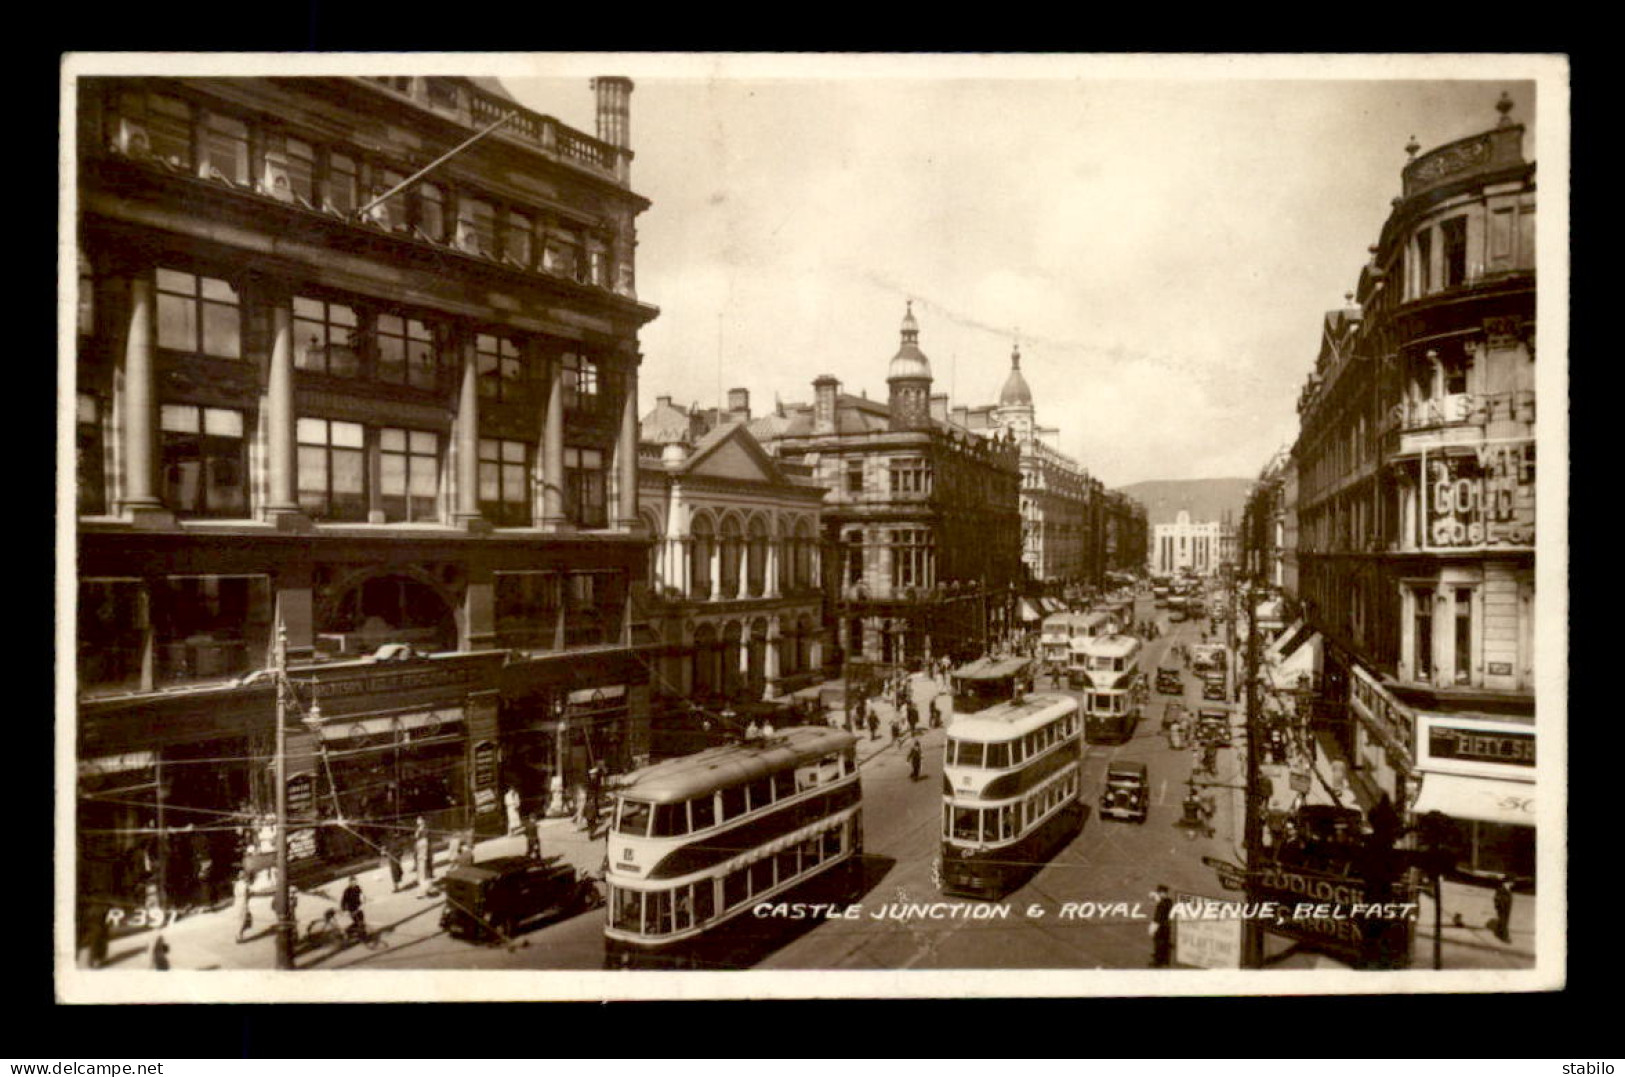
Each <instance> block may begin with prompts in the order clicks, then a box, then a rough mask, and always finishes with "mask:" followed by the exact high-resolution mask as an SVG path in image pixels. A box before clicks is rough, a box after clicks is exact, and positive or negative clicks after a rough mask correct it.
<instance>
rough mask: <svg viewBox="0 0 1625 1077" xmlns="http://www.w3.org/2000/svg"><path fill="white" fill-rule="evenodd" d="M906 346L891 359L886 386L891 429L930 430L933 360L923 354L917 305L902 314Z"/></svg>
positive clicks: (909, 305) (911, 303) (903, 344)
mask: <svg viewBox="0 0 1625 1077" xmlns="http://www.w3.org/2000/svg"><path fill="white" fill-rule="evenodd" d="M902 335H903V342H902V344H901V345H900V346H899V347H898V349H897V354H896V355H894V356H892V360H891V367H890V369H889V370H888V371H887V373H886V382H887V384H888V385H890V386H891V423H890V426H891V429H893V430H927V429H929V428H930V426H931V360H929V359H927V358H926V357H925V353H924V352H922V351H921V350H920V325H919V323H918V322H916V321H915V320H914V301H913V300H912V299H911V300H909V301H908V310H907V311H906V312H905V313H904V314H903V331H902Z"/></svg>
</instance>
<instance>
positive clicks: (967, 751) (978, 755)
mask: <svg viewBox="0 0 1625 1077" xmlns="http://www.w3.org/2000/svg"><path fill="white" fill-rule="evenodd" d="M953 744H954V757H953V761H954V765H955V766H959V767H979V766H981V765H982V743H981V742H980V741H974V740H956V741H954V742H953Z"/></svg>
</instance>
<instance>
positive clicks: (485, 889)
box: [440, 856, 603, 942]
mask: <svg viewBox="0 0 1625 1077" xmlns="http://www.w3.org/2000/svg"><path fill="white" fill-rule="evenodd" d="M443 888H444V892H445V895H446V907H445V911H444V912H442V913H441V914H440V926H441V927H443V928H445V929H446V931H447V933H449V934H451V935H455V936H457V937H459V938H466V939H472V940H474V941H491V942H506V941H507V940H508V939H510V938H512V937H513V936H514V935H515V934H516V933H518V932H519V931H521V930H522V929H524V928H526V927H529V926H531V925H533V924H534V923H536V922H537V921H540V920H543V919H548V918H552V917H555V916H565V915H573V914H574V913H577V912H582V911H584V910H586V909H590V908H592V907H593V906H595V905H597V904H599V903H600V902H601V901H602V900H603V896H602V894H601V893H600V892H599V890H598V885H597V881H596V880H595V879H593V878H591V877H590V876H585V875H580V874H578V873H577V872H576V869H575V868H574V867H573V866H572V865H570V864H568V863H565V862H563V861H562V860H561V859H560V858H559V857H557V856H551V857H546V858H544V859H541V860H535V859H532V858H531V857H526V856H504V857H498V858H497V859H494V860H484V861H481V862H479V863H477V864H465V865H464V866H462V867H458V868H453V869H452V870H451V871H449V872H447V873H446V878H445V883H444V887H443Z"/></svg>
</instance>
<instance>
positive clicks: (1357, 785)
mask: <svg viewBox="0 0 1625 1077" xmlns="http://www.w3.org/2000/svg"><path fill="white" fill-rule="evenodd" d="M1349 673H1350V676H1349V709H1350V711H1351V712H1352V713H1353V714H1354V716H1355V723H1354V753H1353V755H1354V758H1353V759H1352V760H1350V764H1351V774H1350V778H1351V780H1350V785H1351V786H1352V787H1353V788H1354V790H1355V792H1356V795H1357V796H1358V799H1359V801H1360V807H1362V808H1363V809H1365V810H1367V811H1369V810H1370V809H1371V808H1373V807H1375V806H1376V804H1377V802H1378V801H1379V800H1381V799H1382V798H1383V797H1387V798H1388V801H1389V803H1390V804H1391V805H1393V806H1394V807H1395V808H1396V809H1400V808H1403V806H1404V805H1405V804H1407V803H1408V802H1409V798H1411V797H1412V796H1413V795H1414V794H1415V777H1414V771H1415V759H1416V712H1415V711H1414V710H1412V709H1411V708H1410V707H1408V706H1406V705H1405V704H1404V703H1401V702H1400V701H1399V700H1397V699H1395V698H1394V695H1393V693H1391V692H1390V691H1388V689H1386V688H1384V687H1383V685H1382V683H1381V682H1380V681H1378V680H1377V678H1376V675H1375V674H1373V673H1371V672H1370V671H1369V670H1366V669H1363V668H1361V667H1359V666H1354V667H1352V668H1351V669H1350V671H1349Z"/></svg>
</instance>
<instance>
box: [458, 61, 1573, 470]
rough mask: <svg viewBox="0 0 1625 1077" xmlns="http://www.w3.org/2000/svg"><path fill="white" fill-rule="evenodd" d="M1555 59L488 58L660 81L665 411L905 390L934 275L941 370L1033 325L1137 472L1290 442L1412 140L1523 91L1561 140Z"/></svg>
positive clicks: (658, 191) (652, 83)
mask: <svg viewBox="0 0 1625 1077" xmlns="http://www.w3.org/2000/svg"><path fill="white" fill-rule="evenodd" d="M1550 64H1551V60H1550V58H1538V57H1455V58H1449V57H1419V56H1408V57H1402V58H1399V57H1390V58H1375V57H1363V58H1362V57H1348V56H1337V57H1318V58H1317V57H1240V56H1232V57H1201V58H1198V57H1178V58H1175V57H1127V56H1084V55H1067V56H1021V57H1014V56H969V55H967V56H953V57H944V56H936V57H931V56H907V57H902V56H890V57H876V56H861V57H860V56H811V55H801V56H790V55H785V56H775V55H758V56H749V55H725V56H714V55H713V56H670V55H668V56H651V55H619V56H618V55H610V54H604V55H580V54H573V55H536V56H530V57H525V58H516V59H514V60H513V61H512V62H511V63H504V64H502V65H499V66H498V67H497V69H496V70H494V71H491V72H489V73H495V74H497V75H498V76H499V77H501V78H502V79H503V83H504V85H505V86H507V88H508V89H509V90H510V92H512V93H513V94H514V95H515V97H517V98H518V99H519V100H520V101H521V102H523V103H524V104H526V105H527V106H529V107H531V108H533V109H535V110H536V111H539V112H543V113H546V114H549V115H552V116H555V117H557V118H558V119H559V120H561V121H563V122H565V123H567V124H570V125H571V126H574V127H577V128H580V129H582V130H585V131H588V132H591V131H593V129H594V119H593V97H592V93H591V91H590V90H589V88H588V85H587V79H588V77H590V76H591V75H595V74H624V75H629V76H631V77H632V78H633V80H634V81H635V83H636V89H635V91H634V93H633V95H632V98H631V144H632V149H633V151H634V153H635V155H636V156H635V158H634V160H633V164H632V185H633V189H634V190H636V191H637V192H639V193H640V194H643V195H644V196H646V197H647V198H649V199H650V201H651V202H652V206H651V208H650V209H649V210H648V211H646V212H645V213H643V214H642V215H641V216H640V217H639V218H638V249H637V259H638V261H637V280H638V297H639V299H640V300H642V301H644V302H646V303H650V304H653V305H654V306H657V307H659V308H660V315H659V317H657V318H656V319H655V320H654V321H653V322H651V323H650V324H649V325H647V326H646V327H645V328H644V329H643V331H642V333H641V334H640V345H641V348H642V351H643V355H644V360H643V369H642V374H641V382H640V394H641V396H642V397H643V401H644V403H643V405H642V406H643V407H644V409H645V411H647V409H648V408H650V407H652V406H653V402H654V399H655V397H656V396H660V395H670V396H672V397H673V398H674V401H675V402H676V403H679V404H684V405H687V404H692V403H697V404H699V405H701V406H711V405H714V404H716V403H717V402H718V401H719V399H722V398H723V394H724V393H725V392H726V391H727V390H728V389H730V388H734V387H743V388H748V389H749V390H750V391H751V402H752V406H753V409H754V410H755V411H756V412H757V413H760V412H762V411H764V410H766V409H768V408H771V407H772V406H773V403H774V401H775V400H776V399H777V400H783V401H785V402H787V403H789V402H805V401H809V400H810V399H811V397H812V387H811V383H812V379H813V378H814V377H816V376H818V375H820V374H833V375H834V376H836V377H837V378H839V379H840V380H841V381H842V383H843V388H844V389H845V391H847V392H850V393H853V394H858V393H863V392H867V394H868V395H869V396H870V397H871V398H874V399H884V398H885V396H886V393H887V386H886V381H885V378H886V367H887V363H888V362H889V360H890V358H891V356H892V355H893V354H894V353H895V351H896V350H897V346H898V343H899V338H898V330H899V323H900V322H901V319H902V317H903V313H904V309H905V307H904V304H905V300H909V299H912V300H913V304H914V313H915V316H916V318H917V320H918V322H919V326H920V335H919V344H920V347H921V349H922V350H923V351H924V352H925V353H926V355H927V356H929V357H930V360H931V364H932V369H933V374H934V377H935V383H934V386H933V389H934V391H936V392H948V393H949V394H950V395H951V398H952V402H953V403H954V404H964V405H970V406H977V405H982V404H989V403H993V402H995V401H996V399H997V395H998V392H999V389H1000V387H1001V386H1002V385H1003V383H1004V379H1005V377H1006V375H1007V373H1008V371H1009V367H1010V353H1011V349H1012V347H1013V346H1014V345H1015V344H1016V343H1017V342H1018V341H1019V344H1020V348H1021V355H1022V371H1023V374H1024V375H1025V377H1026V379H1027V381H1028V384H1029V385H1030V386H1031V387H1032V390H1033V395H1034V399H1035V404H1036V407H1037V420H1038V422H1039V423H1040V424H1041V425H1043V426H1047V427H1055V428H1058V430H1059V433H1058V435H1057V436H1056V438H1055V439H1054V443H1055V444H1056V447H1058V448H1059V449H1061V450H1062V451H1063V452H1065V453H1068V454H1069V455H1071V456H1072V457H1073V458H1074V459H1076V460H1077V461H1079V462H1080V463H1081V464H1082V465H1083V466H1084V467H1086V468H1088V469H1089V470H1090V472H1091V473H1093V474H1094V475H1095V476H1097V477H1098V478H1100V479H1101V480H1102V481H1103V482H1104V483H1105V484H1106V485H1107V486H1111V487H1115V486H1121V485H1125V484H1129V483H1134V482H1140V481H1144V480H1151V479H1196V478H1217V477H1246V476H1253V475H1256V474H1257V473H1258V471H1259V469H1260V468H1261V467H1262V466H1263V465H1264V464H1265V463H1266V461H1267V460H1268V459H1269V458H1270V457H1271V455H1272V454H1274V453H1275V452H1276V451H1277V450H1278V449H1280V448H1282V447H1283V446H1286V445H1289V444H1290V443H1291V442H1292V440H1293V439H1294V437H1295V435H1296V430H1297V414H1296V401H1297V397H1298V392H1299V389H1300V387H1301V385H1302V383H1303V380H1304V378H1305V376H1306V375H1307V373H1308V371H1309V369H1310V367H1311V365H1312V364H1313V362H1314V358H1315V355H1316V352H1317V350H1318V348H1319V344H1320V325H1321V319H1322V316H1323V314H1324V313H1325V312H1326V311H1327V310H1329V309H1333V308H1336V307H1341V306H1343V305H1344V299H1343V296H1344V294H1345V293H1347V292H1350V291H1352V290H1353V287H1354V284H1355V282H1356V280H1357V278H1358V275H1359V270H1360V267H1361V265H1362V264H1363V263H1364V261H1365V259H1366V258H1367V250H1366V248H1367V247H1368V246H1369V245H1371V244H1373V243H1375V242H1376V239H1377V236H1378V232H1379V230H1380V228H1381V225H1382V222H1383V220H1384V219H1385V218H1386V216H1387V214H1388V212H1389V210H1390V208H1391V207H1390V200H1391V199H1392V198H1393V197H1394V196H1396V195H1397V194H1398V193H1399V188H1400V169H1401V168H1402V166H1403V165H1404V164H1405V162H1406V160H1407V157H1406V153H1405V148H1404V147H1405V145H1406V143H1407V142H1409V141H1410V139H1411V138H1412V136H1415V138H1416V140H1417V142H1418V143H1420V145H1421V147H1422V152H1424V153H1425V152H1427V151H1428V150H1430V149H1432V148H1434V147H1436V146H1438V145H1441V144H1443V143H1445V142H1448V141H1451V140H1453V139H1457V138H1461V137H1465V136H1467V135H1471V134H1474V133H1476V132H1478V131H1481V130H1486V129H1488V128H1490V127H1492V126H1494V125H1495V123H1496V121H1497V120H1498V118H1499V117H1498V114H1497V112H1496V111H1495V107H1494V106H1495V102H1496V100H1497V98H1498V97H1499V96H1500V94H1501V93H1502V91H1506V92H1507V93H1508V94H1509V95H1510V97H1511V99H1512V101H1513V103H1514V108H1513V110H1512V113H1511V116H1512V119H1513V120H1514V121H1516V122H1521V123H1524V124H1525V125H1526V126H1528V128H1529V132H1528V134H1527V136H1526V141H1525V156H1526V157H1529V158H1531V159H1538V156H1539V155H1538V149H1537V141H1536V140H1537V138H1538V137H1539V133H1540V128H1539V126H1538V125H1537V123H1536V119H1537V116H1536V107H1537V101H1536V97H1537V94H1536V90H1537V82H1536V80H1535V76H1549V75H1550V74H1551V71H1552V67H1551V66H1550ZM1558 70H1559V71H1561V68H1559V69H1558ZM1550 85H1551V84H1550V82H1549V81H1548V82H1544V83H1541V87H1540V88H1541V89H1542V90H1543V93H1544V94H1545V96H1546V98H1547V99H1548V100H1545V101H1543V102H1541V103H1540V104H1541V105H1542V106H1543V107H1550V105H1551V104H1552V102H1551V100H1550V98H1554V97H1558V96H1560V95H1559V94H1557V93H1552V92H1550V91H1549V89H1548V88H1549V86H1550ZM1560 87H1561V89H1562V91H1563V93H1562V95H1561V96H1563V97H1564V98H1565V100H1564V107H1565V108H1566V77H1565V80H1564V81H1560ZM1560 118H1562V119H1563V120H1564V121H1565V122H1566V113H1565V114H1562V115H1561V117H1560ZM1551 126H1554V127H1555V126H1557V124H1556V123H1555V122H1554V123H1552V124H1551Z"/></svg>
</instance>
